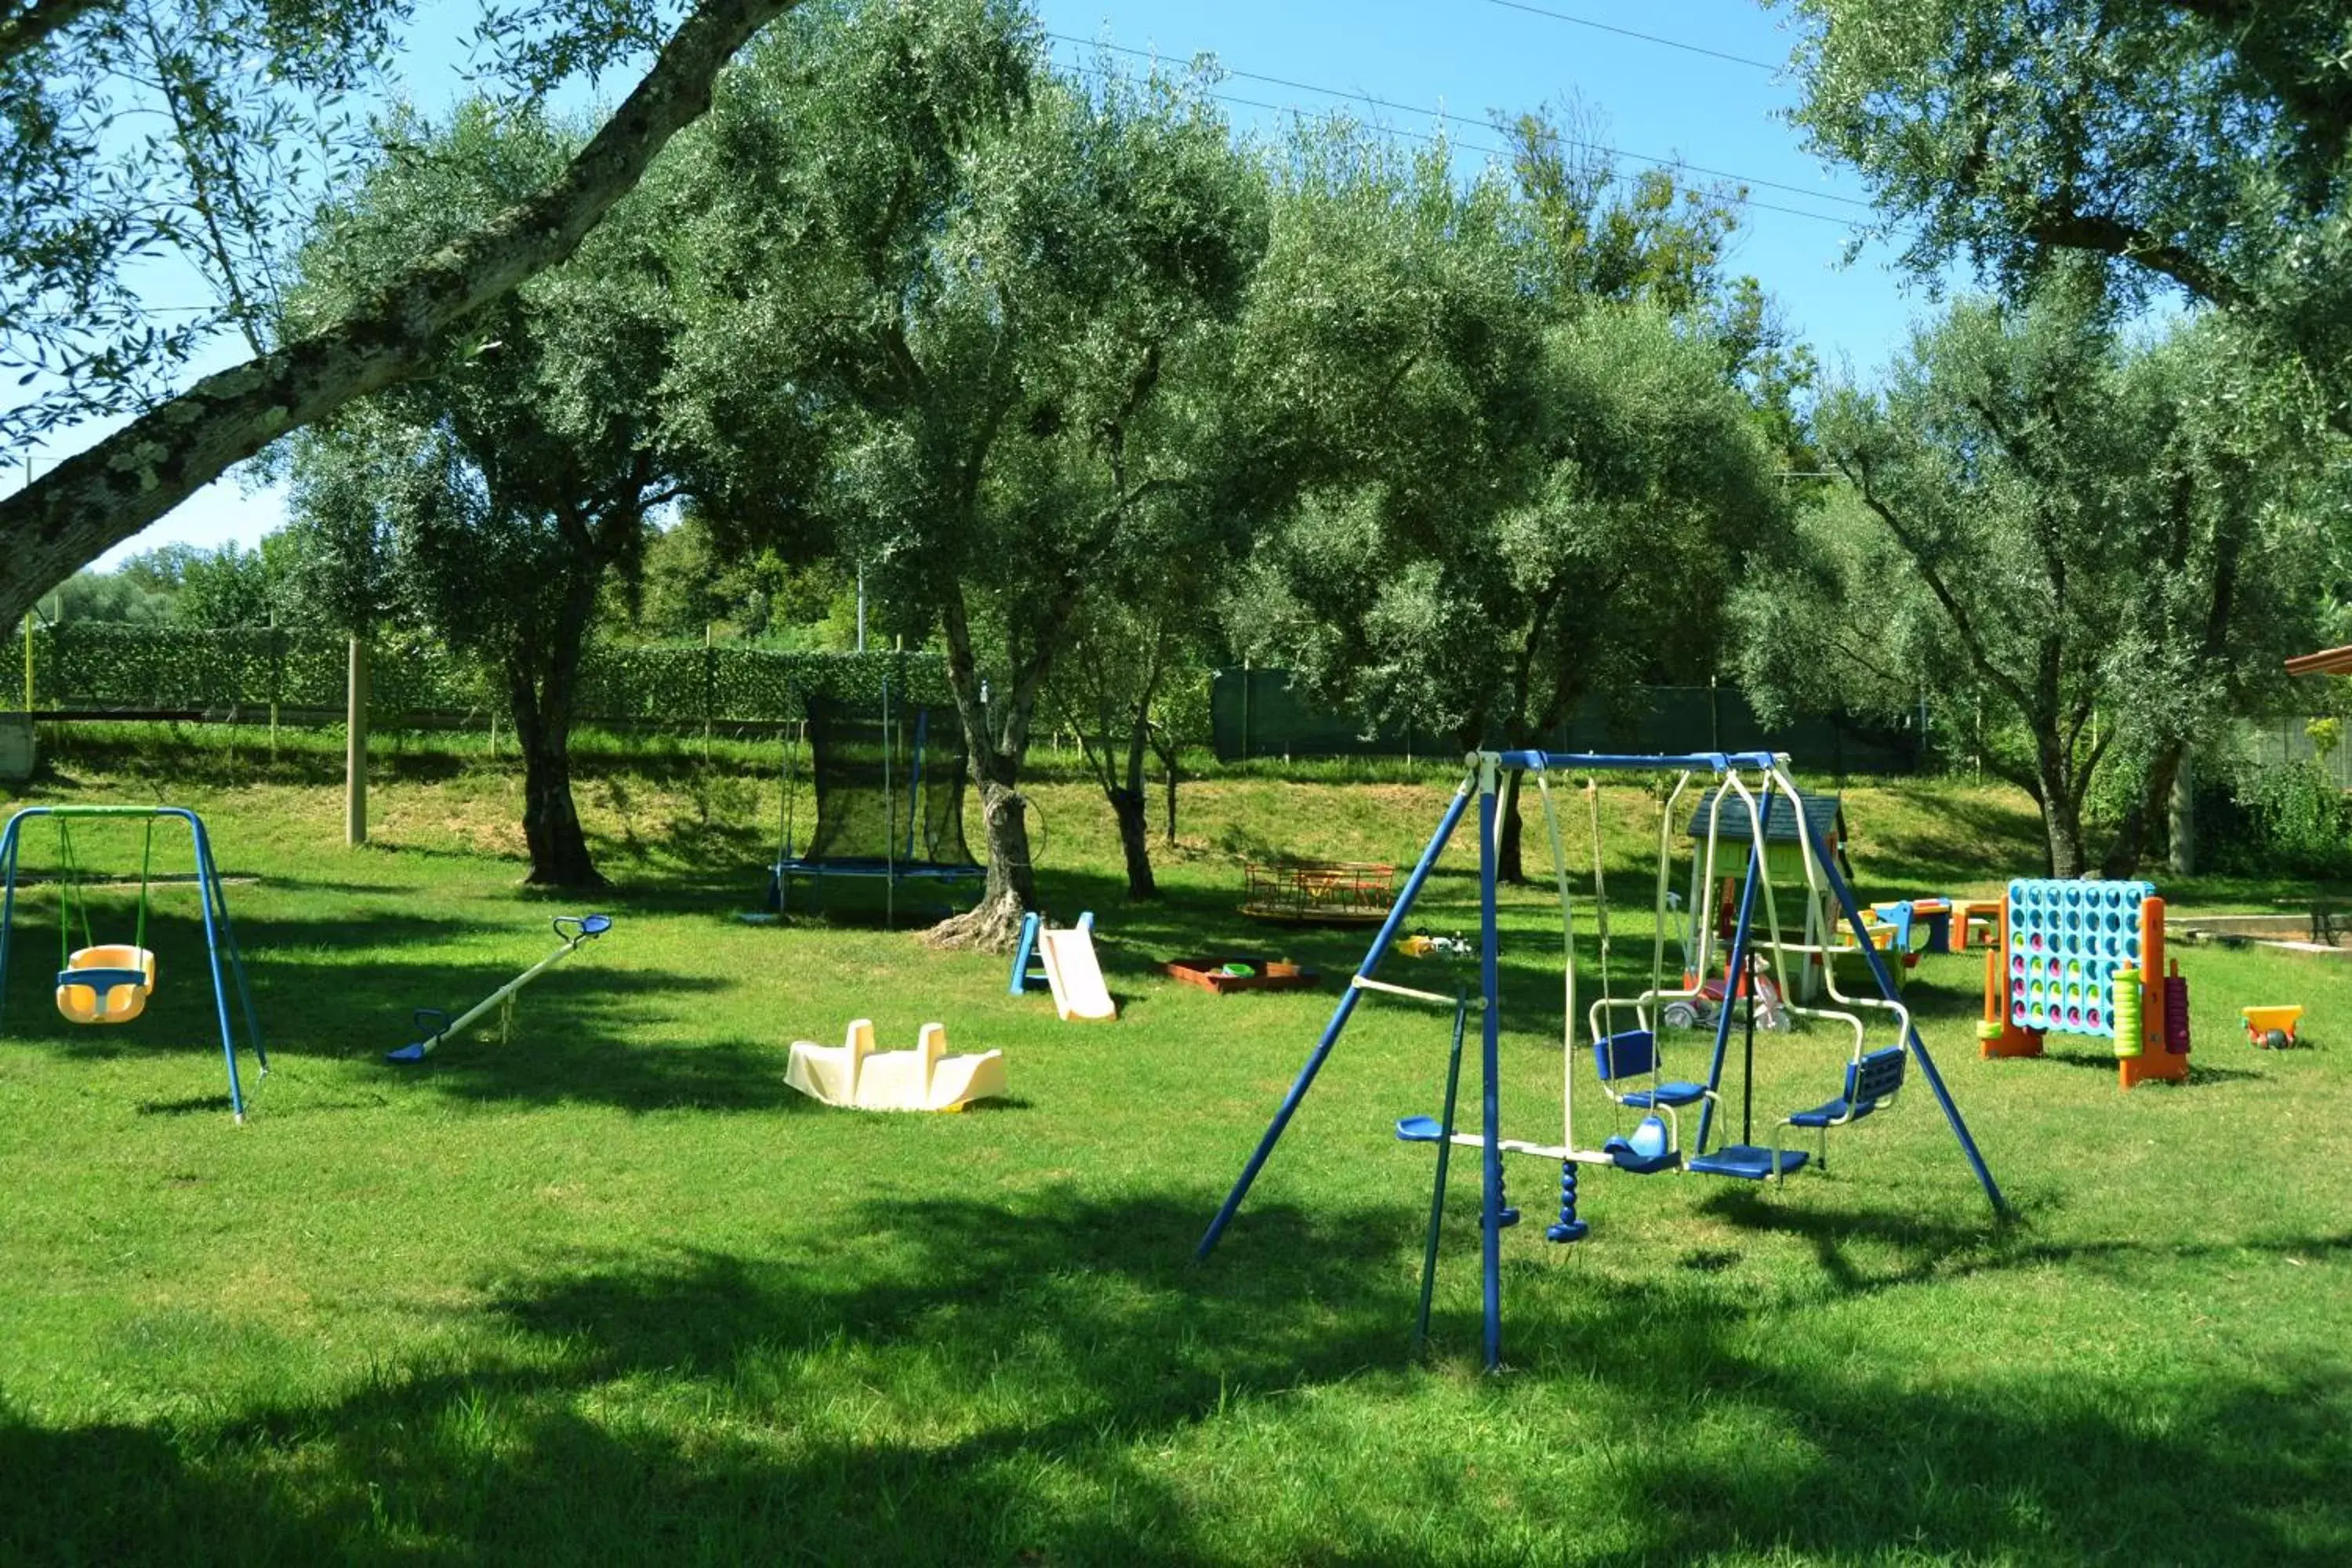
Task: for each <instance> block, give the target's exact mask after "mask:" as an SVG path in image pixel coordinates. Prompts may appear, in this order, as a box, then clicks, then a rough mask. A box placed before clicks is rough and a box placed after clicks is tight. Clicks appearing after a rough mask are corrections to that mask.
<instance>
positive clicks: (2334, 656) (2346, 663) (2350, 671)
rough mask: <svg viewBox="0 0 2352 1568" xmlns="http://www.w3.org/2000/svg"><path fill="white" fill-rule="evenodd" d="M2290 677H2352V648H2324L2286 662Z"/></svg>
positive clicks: (2299, 655)
mask: <svg viewBox="0 0 2352 1568" xmlns="http://www.w3.org/2000/svg"><path fill="white" fill-rule="evenodd" d="M2286 672H2287V673H2288V674H2289V675H2352V647H2324V648H2321V649H2320V650H2319V651H2318V652H2317V653H2305V654H2298V655H2296V656H2295V657H2294V658H2291V659H2288V660H2287V661H2286Z"/></svg>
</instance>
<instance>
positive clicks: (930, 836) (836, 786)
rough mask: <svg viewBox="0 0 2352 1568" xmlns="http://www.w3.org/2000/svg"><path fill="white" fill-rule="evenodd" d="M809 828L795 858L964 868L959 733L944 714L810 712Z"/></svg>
mask: <svg viewBox="0 0 2352 1568" xmlns="http://www.w3.org/2000/svg"><path fill="white" fill-rule="evenodd" d="M808 724H809V727H808V741H809V771H810V773H811V775H812V777H813V779H814V785H815V795H816V826H815V828H814V830H813V831H812V832H811V833H810V835H809V841H808V844H807V846H806V847H804V848H803V850H802V851H801V853H800V858H801V859H802V860H803V861H804V862H807V861H815V862H827V861H831V862H871V863H873V864H876V865H880V864H882V863H883V862H885V861H890V862H895V863H897V864H898V865H900V866H902V867H912V866H943V867H945V866H952V867H971V866H972V865H973V864H974V862H973V860H972V858H971V849H970V848H968V847H966V846H965V844H964V837H963V785H964V751H963V728H962V726H961V724H959V723H958V722H957V721H956V715H955V713H954V711H953V710H951V709H946V708H924V707H916V706H913V705H900V704H896V703H893V704H889V705H887V706H886V707H885V708H883V709H878V710H877V709H875V708H871V707H867V708H860V707H856V706H854V705H852V704H849V703H846V702H842V701H839V700H835V699H832V698H824V697H812V698H810V699H809V705H808Z"/></svg>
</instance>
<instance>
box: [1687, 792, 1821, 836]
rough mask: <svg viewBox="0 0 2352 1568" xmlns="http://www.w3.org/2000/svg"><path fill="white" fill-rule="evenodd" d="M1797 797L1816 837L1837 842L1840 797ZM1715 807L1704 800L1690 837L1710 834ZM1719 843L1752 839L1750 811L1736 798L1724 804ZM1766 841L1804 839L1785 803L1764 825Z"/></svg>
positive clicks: (1718, 828) (1693, 819)
mask: <svg viewBox="0 0 2352 1568" xmlns="http://www.w3.org/2000/svg"><path fill="white" fill-rule="evenodd" d="M1797 800H1798V803H1799V804H1800V805H1802V806H1803V807H1804V810H1805V820H1806V821H1808V822H1810V823H1811V824H1812V826H1813V833H1814V836H1815V837H1818V838H1820V839H1821V841H1822V844H1823V845H1831V844H1834V843H1836V842H1837V840H1838V837H1839V835H1838V816H1839V811H1838V806H1839V800H1838V797H1837V796H1836V795H1805V794H1802V793H1800V794H1799V795H1798V796H1797ZM1713 809H1714V807H1713V805H1712V804H1711V803H1710V802H1706V801H1702V802H1701V803H1700V804H1699V807H1698V809H1697V810H1696V811H1694V812H1692V813H1691V819H1690V826H1689V828H1688V829H1687V834H1688V837H1690V838H1692V839H1693V840H1697V839H1702V838H1705V837H1706V819H1707V814H1708V813H1709V812H1710V811H1712V810H1713ZM1716 842H1717V843H1718V844H1745V843H1747V842H1748V812H1747V810H1746V808H1745V807H1743V806H1741V805H1739V804H1738V799H1737V798H1736V797H1735V798H1733V799H1730V800H1727V801H1725V802H1724V803H1723V823H1722V826H1719V827H1717V829H1716ZM1764 842H1765V843H1767V844H1795V843H1798V842H1800V839H1799V837H1798V836H1797V823H1796V819H1795V818H1793V817H1791V816H1790V815H1789V812H1788V807H1787V806H1786V805H1781V806H1780V807H1779V808H1778V809H1776V810H1775V811H1774V812H1773V814H1772V820H1771V821H1769V822H1768V823H1766V824H1765V825H1764Z"/></svg>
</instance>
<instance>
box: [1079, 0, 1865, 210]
mask: <svg viewBox="0 0 2352 1568" xmlns="http://www.w3.org/2000/svg"><path fill="white" fill-rule="evenodd" d="M1045 36H1046V37H1049V38H1054V39H1056V40H1058V41H1060V42H1062V43H1066V44H1071V45H1078V46H1084V47H1091V48H1098V49H1108V50H1110V51H1111V52H1112V53H1114V54H1121V55H1133V56H1135V57H1136V58H1139V59H1159V58H1162V57H1161V56H1160V55H1158V54H1156V53H1154V52H1153V51H1152V50H1150V49H1138V48H1131V47H1128V46H1126V45H1123V44H1110V43H1104V42H1102V41H1101V40H1099V39H1092V38H1080V37H1073V36H1072V35H1070V34H1068V33H1050V32H1049V33H1047V34H1046V35H1045ZM1217 68H1218V69H1219V70H1221V71H1223V73H1224V74H1225V75H1227V76H1230V77H1237V78H1239V79H1242V80H1244V81H1262V82H1264V83H1265V84H1266V85H1267V86H1269V87H1283V88H1288V89H1291V90H1292V91H1294V92H1314V93H1321V94H1322V95H1323V96H1325V97H1327V98H1344V99H1349V100H1354V101H1357V102H1360V103H1369V104H1371V105H1373V106H1374V107H1375V108H1379V109H1392V110H1397V111H1398V112H1400V113H1403V114H1418V115H1421V116H1423V118H1425V119H1430V120H1443V119H1444V118H1445V113H1444V110H1436V109H1423V108H1422V107H1421V106H1420V105H1419V104H1414V103H1398V102H1396V101H1394V100H1391V99H1385V98H1381V97H1378V96H1376V95H1374V94H1372V93H1369V92H1350V91H1348V90H1346V89H1340V88H1336V87H1318V86H1317V85H1316V84H1315V83H1313V82H1309V81H1293V80H1291V79H1288V78H1287V77H1278V76H1266V75H1265V74H1263V73H1262V72H1258V71H1245V70H1237V69H1235V68H1233V67H1231V66H1228V65H1226V64H1225V63H1224V62H1223V60H1222V59H1219V60H1218V62H1217ZM1553 134H1554V135H1555V136H1557V137H1559V141H1560V142H1562V143H1563V144H1564V145H1566V146H1570V147H1578V148H1582V149H1584V150H1585V151H1587V152H1592V153H1603V154H1606V155H1607V156H1609V157H1612V158H1624V159H1627V160H1629V161H1631V162H1633V163H1647V164H1649V165H1650V166H1651V167H1653V168H1658V169H1687V170H1689V171H1690V172H1691V173H1693V174H1707V175H1712V176H1713V177H1714V178H1716V179H1718V180H1738V182H1739V183H1740V184H1744V185H1759V186H1761V187H1763V188H1764V189H1766V190H1773V191H1786V192H1788V193H1789V194H1790V195H1796V196H1805V197H1808V198H1810V199H1812V200H1815V201H1824V202H1836V203H1839V204H1840V205H1844V206H1853V207H1863V208H1864V209H1869V208H1871V206H1872V204H1871V203H1869V202H1867V201H1864V200H1863V199H1862V198H1860V197H1857V196H1843V195H1838V194H1837V193H1836V192H1834V191H1823V190H1816V189H1815V188H1813V187H1812V186H1811V185H1792V184H1788V183H1787V182H1785V181H1781V180H1767V179H1764V178H1762V177H1760V176H1759V175H1755V174H1740V173H1738V171H1737V170H1733V169H1711V168H1709V167H1707V166H1706V164H1704V163H1690V162H1688V161H1686V160H1685V159H1681V158H1661V157H1658V156H1656V155H1654V154H1653V153H1635V152H1633V151H1631V150H1630V149H1627V148H1623V147H1612V146H1609V145H1608V144H1607V143H1605V142H1587V141H1583V140H1581V139H1580V138H1578V137H1574V136H1570V135H1568V134H1566V133H1565V132H1558V131H1555V132H1553Z"/></svg>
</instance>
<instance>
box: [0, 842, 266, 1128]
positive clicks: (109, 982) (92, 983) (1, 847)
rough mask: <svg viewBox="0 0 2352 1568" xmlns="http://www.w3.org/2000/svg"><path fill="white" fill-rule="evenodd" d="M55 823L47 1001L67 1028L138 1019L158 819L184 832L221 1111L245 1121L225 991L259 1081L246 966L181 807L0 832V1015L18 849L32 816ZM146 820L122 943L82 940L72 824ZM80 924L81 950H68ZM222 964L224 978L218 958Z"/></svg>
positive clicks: (209, 863) (213, 875)
mask: <svg viewBox="0 0 2352 1568" xmlns="http://www.w3.org/2000/svg"><path fill="white" fill-rule="evenodd" d="M43 816H47V817H54V818H56V819H57V825H58V973H57V981H56V988H55V997H56V1001H57V1008H58V1014H59V1015H60V1016H63V1017H64V1018H65V1020H66V1021H67V1022H68V1023H71V1024H85V1025H109V1024H127V1023H129V1022H131V1020H132V1019H134V1018H136V1017H138V1016H140V1015H141V1014H142V1013H143V1012H145V1011H146V1008H147V999H148V998H149V997H150V996H151V995H152V994H154V991H155V985H156V970H155V955H154V953H153V952H151V951H149V949H148V947H147V903H148V892H149V888H150V882H151V877H150V873H151V871H152V867H153V861H154V849H155V824H156V823H157V822H158V821H159V820H161V819H163V818H165V817H172V818H176V819H178V820H180V821H183V822H185V823H186V824H187V825H188V832H189V836H190V837H191V839H192V841H193V845H194V855H195V863H196V885H197V892H198V895H199V897H200V899H201V900H202V902H203V906H204V929H205V952H206V955H207V957H208V958H209V960H210V963H211V968H212V977H213V1004H214V1012H215V1016H216V1017H217V1019H218V1021H219V1024H220V1039H221V1057H222V1059H223V1060H224V1061H225V1062H226V1064H227V1068H228V1100H229V1110H230V1111H231V1113H232V1114H233V1115H234V1116H235V1117H236V1120H237V1121H239V1122H242V1121H244V1120H245V1093H244V1089H243V1086H242V1085H241V1084H240V1083H239V1082H238V1080H237V1067H236V1037H235V1035H234V1033H233V1031H232V1029H231V1026H230V1023H229V1003H228V988H229V982H230V980H232V979H233V980H234V981H235V983H236V997H237V1003H238V1009H239V1012H240V1013H241V1014H242V1016H243V1018H244V1021H245V1027H246V1034H247V1038H248V1040H249V1041H250V1042H251V1044H252V1047H253V1054H254V1057H255V1059H256V1060H257V1062H258V1063H259V1065H260V1068H261V1072H262V1076H264V1077H268V1073H269V1053H268V1049H267V1048H266V1047H264V1046H263V1045H262V1041H261V1026H260V1024H259V1023H258V1022H257V1020H256V1018H255V1016H254V1012H253V993H252V990H251V988H250V987H249V986H247V984H246V978H245V960H244V957H243V955H242V954H241V953H239V952H238V951H237V945H236V928H235V926H233V925H232V924H231V923H230V921H229V916H228V895H227V894H226V892H225V891H223V890H222V888H221V879H220V868H219V866H218V865H217V864H216V863H215V861H214V859H213V848H212V838H211V837H210V835H208V834H207V833H206V832H205V825H204V819H203V818H201V817H199V816H197V815H196V814H195V813H194V812H193V811H189V810H187V809H185V808H184V807H181V806H168V805H155V806H148V805H28V806H25V807H22V808H20V809H19V810H18V811H17V812H16V814H15V815H14V816H11V817H9V819H8V824H7V826H6V827H5V829H0V883H5V890H0V1010H4V1009H5V999H6V994H7V977H8V946H9V938H10V937H11V936H12V935H13V934H14V931H15V928H16V883H17V876H16V868H17V865H18V861H19V858H20V853H21V851H22V848H23V844H24V828H25V824H26V823H27V822H28V821H31V820H32V819H34V818H36V817H43ZM106 817H111V818H142V817H143V818H144V819H145V820H146V835H145V839H144V842H143V845H142V848H141V851H140V859H139V914H138V921H137V924H136V926H135V928H134V934H133V936H132V938H131V941H130V942H97V941H96V940H94V939H93V938H92V937H91V935H90V926H89V902H88V900H87V898H86V897H84V896H83V891H82V887H81V872H80V868H79V864H78V863H77V862H76V860H75V858H74V849H73V830H72V827H71V826H70V824H71V823H72V822H73V821H75V820H86V819H90V818H106ZM77 921H79V925H80V927H81V931H82V943H83V945H82V946H81V947H79V948H78V949H77V948H75V947H74V946H73V928H74V926H75V924H76V923H77ZM224 953H226V958H227V966H226V971H224V969H223V966H222V958H223V956H224Z"/></svg>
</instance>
